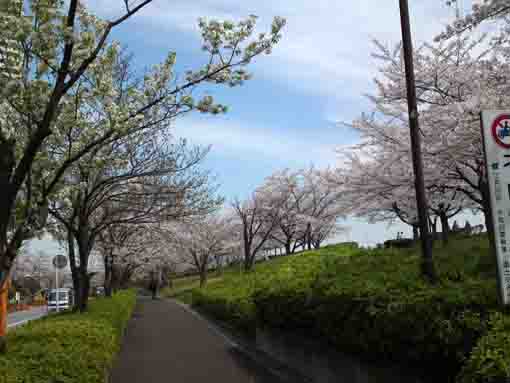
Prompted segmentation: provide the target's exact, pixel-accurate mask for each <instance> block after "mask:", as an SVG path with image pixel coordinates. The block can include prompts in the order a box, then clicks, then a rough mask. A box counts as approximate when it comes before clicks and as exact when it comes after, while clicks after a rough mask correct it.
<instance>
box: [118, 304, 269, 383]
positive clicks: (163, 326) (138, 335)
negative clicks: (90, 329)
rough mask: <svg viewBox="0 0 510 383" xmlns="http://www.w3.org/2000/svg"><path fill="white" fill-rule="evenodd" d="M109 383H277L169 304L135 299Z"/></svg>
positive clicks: (225, 341) (187, 313) (205, 325)
mask: <svg viewBox="0 0 510 383" xmlns="http://www.w3.org/2000/svg"><path fill="white" fill-rule="evenodd" d="M110 382H112V383H147V382H172V383H204V382H208V383H216V382H218V383H278V382H279V380H277V379H276V378H274V377H273V376H271V375H269V373H267V372H265V371H264V370H263V369H262V368H260V367H257V366H256V365H255V364H254V363H252V362H251V361H250V360H249V359H247V358H246V357H244V356H243V354H242V353H240V352H239V350H238V349H237V347H236V345H235V344H234V343H232V342H230V341H229V340H228V339H226V338H224V337H222V336H221V335H220V334H219V333H218V332H215V331H214V330H213V329H212V328H211V327H210V326H209V325H208V323H207V322H206V321H204V320H203V319H201V318H199V317H197V316H195V315H193V313H192V312H190V311H189V310H187V309H186V308H184V307H182V306H180V305H178V304H177V303H175V302H173V301H169V300H154V301H153V300H150V299H148V298H141V299H140V300H139V303H138V305H137V308H136V310H135V313H134V315H133V318H132V319H131V321H130V323H129V325H128V328H127V333H126V335H125V337H124V340H123V345H122V350H121V352H120V354H119V356H118V358H117V361H116V363H115V365H114V368H113V370H112V375H111V380H110Z"/></svg>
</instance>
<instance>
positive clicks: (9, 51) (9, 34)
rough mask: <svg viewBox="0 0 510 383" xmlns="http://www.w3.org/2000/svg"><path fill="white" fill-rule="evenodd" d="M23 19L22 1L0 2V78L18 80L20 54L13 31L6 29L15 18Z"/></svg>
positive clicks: (2, 0)
mask: <svg viewBox="0 0 510 383" xmlns="http://www.w3.org/2000/svg"><path fill="white" fill-rule="evenodd" d="M19 17H23V0H0V31H2V33H0V76H7V77H9V78H20V77H21V70H22V63H23V58H22V52H21V49H20V47H19V45H18V42H17V41H16V40H15V38H14V35H13V34H14V33H15V31H13V30H12V28H8V26H9V24H12V23H13V21H15V18H19Z"/></svg>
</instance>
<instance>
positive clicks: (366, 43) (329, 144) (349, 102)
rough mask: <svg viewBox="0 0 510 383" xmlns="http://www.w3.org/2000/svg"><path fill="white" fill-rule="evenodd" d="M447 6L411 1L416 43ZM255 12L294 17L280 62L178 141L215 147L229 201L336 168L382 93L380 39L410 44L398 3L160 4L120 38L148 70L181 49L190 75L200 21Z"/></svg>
mask: <svg viewBox="0 0 510 383" xmlns="http://www.w3.org/2000/svg"><path fill="white" fill-rule="evenodd" d="M85 3H86V4H88V5H89V6H90V8H91V9H92V10H93V11H94V12H95V13H97V14H100V15H103V16H105V17H112V16H113V15H116V14H119V11H120V10H121V9H122V7H121V5H122V3H123V2H122V1H121V0H86V1H85ZM443 3H444V1H441V0H436V1H431V0H413V1H410V6H411V15H412V23H413V24H412V25H413V33H414V39H415V44H419V43H420V42H424V41H431V40H432V38H433V37H434V36H435V35H436V34H437V33H438V32H440V31H441V30H442V29H443V28H444V25H446V23H447V22H448V21H451V20H452V18H453V15H454V11H453V10H452V9H450V8H448V7H447V6H445V5H443ZM465 3H466V4H464V5H465V6H469V4H468V0H466V1H465ZM383 4H384V5H383ZM249 14H256V15H258V16H259V28H260V31H264V30H267V29H268V27H269V25H270V23H271V20H272V17H273V16H276V15H278V16H283V17H285V18H286V19H287V26H286V28H285V31H284V37H283V39H282V41H281V43H280V44H279V45H278V46H277V47H276V48H275V49H274V52H273V54H272V55H270V56H263V57H260V58H258V59H257V60H256V62H255V63H254V65H253V66H252V67H251V69H252V72H253V74H254V78H253V80H251V81H249V82H247V83H246V84H245V85H244V86H242V87H239V88H234V89H231V88H228V89H223V88H218V87H216V88H210V87H208V88H207V92H208V93H210V94H211V95H213V96H214V97H215V98H216V100H217V101H218V102H221V103H224V104H227V105H228V106H229V108H230V109H229V113H228V114H226V115H225V116H221V117H213V116H203V115H196V114H195V115H192V116H187V117H185V118H182V119H180V120H178V121H176V123H175V135H176V136H179V137H186V138H188V139H189V140H190V141H191V142H193V143H196V144H200V145H212V151H211V153H210V155H209V157H208V158H207V161H206V163H205V166H206V167H208V168H210V169H211V170H212V171H213V172H214V173H215V174H216V175H217V179H218V181H219V182H220V183H221V188H220V192H221V194H223V195H224V196H225V197H226V198H227V199H232V198H234V197H241V198H242V197H245V196H246V195H248V193H250V192H251V191H252V190H253V189H254V188H255V187H256V186H258V185H260V184H261V183H262V182H263V180H264V178H265V177H267V176H269V175H270V174H271V173H273V172H274V171H275V170H278V169H282V168H287V167H288V168H300V167H305V166H308V165H310V164H315V165H316V166H321V167H322V166H335V165H336V162H337V159H336V155H335V148H337V147H339V146H344V145H351V144H353V143H355V142H356V141H357V139H358V137H357V135H356V133H355V132H353V131H352V130H350V129H348V128H345V127H342V126H340V124H339V122H349V121H351V120H352V119H353V118H355V117H356V116H358V115H359V114H360V113H361V112H363V111H369V105H368V103H367V101H366V100H365V98H364V96H363V95H364V94H366V93H370V92H372V91H373V90H374V86H373V83H372V79H373V78H374V76H375V75H376V73H377V66H376V62H375V60H374V59H372V58H371V57H370V53H371V52H372V51H373V43H372V39H374V38H377V39H379V40H380V41H382V42H383V43H388V44H390V45H393V44H395V43H397V42H398V41H399V40H400V24H399V13H398V1H396V0H395V1H380V0H356V1H334V0H314V1H310V0H278V1H271V0H243V1H239V0H194V1H189V0H172V1H169V0H155V1H154V3H153V5H151V6H149V7H148V8H147V9H146V10H144V11H143V12H142V13H140V14H139V15H137V16H136V17H135V18H133V19H132V20H130V21H129V22H127V23H125V24H124V25H122V26H121V27H120V28H119V29H117V30H116V31H115V33H114V35H113V36H114V38H115V39H117V40H119V41H120V42H121V43H122V44H123V45H125V46H126V47H127V48H128V50H130V51H132V52H133V53H134V63H135V65H136V67H137V68H138V69H139V70H140V71H143V70H144V69H145V68H148V67H150V65H152V64H155V63H159V62H161V61H162V60H163V59H164V58H165V57H166V55H167V53H168V52H169V51H175V52H176V53H177V62H178V66H177V68H178V70H179V71H181V73H182V72H184V70H185V69H191V68H198V67H199V66H200V64H202V63H203V62H204V59H206V57H205V56H204V54H203V52H201V50H200V35H199V33H198V27H197V19H198V18H199V17H201V16H207V17H210V18H217V19H222V20H223V19H229V20H239V19H240V18H242V17H245V16H247V15H249ZM469 219H470V221H471V222H472V223H475V222H476V223H478V221H479V218H478V219H476V218H475V219H473V218H472V217H469ZM459 221H461V222H463V221H464V219H463V218H460V219H459ZM346 225H348V226H350V227H351V231H350V233H349V234H348V235H345V236H344V237H343V238H342V239H348V240H351V239H352V240H356V241H359V242H361V243H364V244H374V243H377V242H381V241H383V240H384V239H387V238H392V237H394V236H395V235H396V233H397V232H398V231H405V232H406V233H408V228H407V227H406V226H403V225H399V224H397V225H394V226H388V225H387V224H377V225H369V224H367V223H366V222H364V221H363V220H353V219H348V220H347V221H346Z"/></svg>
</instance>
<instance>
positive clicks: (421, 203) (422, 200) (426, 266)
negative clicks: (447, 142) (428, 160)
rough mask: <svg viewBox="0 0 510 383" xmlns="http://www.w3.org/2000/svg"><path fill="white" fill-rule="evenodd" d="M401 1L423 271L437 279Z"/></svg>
mask: <svg viewBox="0 0 510 383" xmlns="http://www.w3.org/2000/svg"><path fill="white" fill-rule="evenodd" d="M399 1H400V21H401V23H400V24H401V28H402V43H403V49H404V61H405V70H406V87H407V106H408V110H409V129H410V131H411V153H412V159H413V170H414V178H415V180H414V184H415V189H416V205H417V208H418V218H419V223H420V234H421V238H420V239H421V249H422V257H423V258H422V272H423V274H424V275H425V276H426V277H427V278H428V279H429V280H430V281H431V282H435V281H436V280H437V275H436V270H435V267H434V260H433V258H432V242H431V241H430V234H429V225H428V207H427V198H426V195H425V180H424V176H423V160H422V153H421V136H420V127H419V123H418V106H417V102H416V84H415V78H414V63H413V42H412V39H411V24H410V20H409V19H410V18H409V5H408V2H407V0H399Z"/></svg>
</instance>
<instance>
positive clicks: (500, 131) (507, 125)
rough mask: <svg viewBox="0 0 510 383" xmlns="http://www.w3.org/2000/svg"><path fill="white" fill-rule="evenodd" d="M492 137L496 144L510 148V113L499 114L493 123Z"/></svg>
mask: <svg viewBox="0 0 510 383" xmlns="http://www.w3.org/2000/svg"><path fill="white" fill-rule="evenodd" d="M491 132H492V138H494V141H496V144H498V145H499V146H501V147H502V148H505V149H510V114H502V115H500V116H498V118H496V119H495V120H494V122H493V123H492V127H491Z"/></svg>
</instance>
